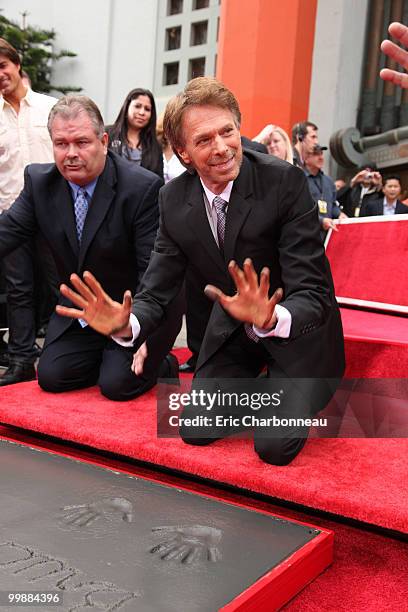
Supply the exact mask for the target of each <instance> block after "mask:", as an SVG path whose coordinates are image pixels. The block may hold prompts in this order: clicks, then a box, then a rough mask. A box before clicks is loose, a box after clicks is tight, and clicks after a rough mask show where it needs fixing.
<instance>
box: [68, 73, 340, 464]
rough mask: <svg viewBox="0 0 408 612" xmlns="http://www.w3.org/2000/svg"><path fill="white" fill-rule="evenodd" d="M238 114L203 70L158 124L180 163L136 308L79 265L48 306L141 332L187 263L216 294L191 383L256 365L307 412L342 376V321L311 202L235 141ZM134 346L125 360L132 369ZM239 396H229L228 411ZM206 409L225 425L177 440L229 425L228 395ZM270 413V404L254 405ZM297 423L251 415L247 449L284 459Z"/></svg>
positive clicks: (294, 407) (278, 167) (288, 408)
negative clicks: (265, 422) (62, 302)
mask: <svg viewBox="0 0 408 612" xmlns="http://www.w3.org/2000/svg"><path fill="white" fill-rule="evenodd" d="M240 120H241V115H240V110H239V106H238V102H237V100H236V98H235V96H234V95H233V94H232V92H231V91H229V90H228V89H227V88H226V87H225V86H224V85H223V84H222V83H220V82H219V81H217V80H216V79H212V78H209V77H199V78H196V79H193V80H192V81H190V82H189V83H188V84H187V85H186V87H185V89H184V91H183V92H181V93H180V94H178V95H177V96H176V97H175V98H173V99H172V100H171V101H170V102H169V103H168V105H167V108H166V112H165V117H164V129H165V133H166V136H167V138H168V139H169V141H170V142H171V145H172V147H173V149H174V150H175V152H176V153H177V155H178V156H179V158H180V159H181V161H182V162H183V164H184V165H185V166H186V167H187V169H188V170H189V172H185V173H184V174H182V175H181V176H179V177H177V178H175V179H174V180H173V181H170V182H169V183H167V185H165V187H163V189H162V190H161V192H160V197H159V202H160V206H161V209H160V212H161V218H160V229H159V233H158V236H157V239H156V243H155V248H154V251H153V253H152V257H151V259H150V263H149V267H148V269H147V271H146V274H145V276H144V279H143V283H142V291H141V292H140V293H139V294H138V295H137V296H136V297H135V301H134V304H133V312H132V300H131V295H130V293H128V292H127V293H125V295H124V296H123V300H121V301H119V300H114V299H112V298H111V297H110V296H109V295H108V294H107V293H106V292H105V291H104V289H103V286H104V282H103V279H100V280H101V283H99V282H98V281H97V280H96V279H95V277H94V276H93V275H92V274H90V273H89V272H85V273H84V275H83V280H82V279H81V278H80V277H79V275H76V274H73V275H72V276H71V282H72V284H73V285H74V287H75V289H76V291H73V290H72V289H70V288H69V287H68V286H62V287H61V292H62V293H63V295H64V296H66V297H67V298H69V299H71V300H72V302H74V304H76V306H77V308H67V307H62V306H58V307H57V310H58V312H59V313H60V314H62V315H64V316H67V317H74V318H83V319H85V320H86V321H87V322H88V323H89V325H90V326H92V327H94V328H95V329H96V330H98V331H99V332H100V333H102V334H108V335H109V334H116V335H118V336H120V337H123V338H128V339H129V342H130V343H132V342H134V341H135V339H136V338H137V341H138V342H140V341H141V340H143V339H144V338H145V337H146V335H148V334H149V333H150V331H151V330H152V329H154V328H155V327H156V326H157V325H158V324H159V323H160V321H161V320H162V317H163V315H164V313H165V312H166V309H167V307H168V304H169V303H170V302H171V300H172V299H174V297H175V296H176V295H177V293H178V292H179V290H180V287H181V285H182V283H183V279H184V276H185V274H186V273H187V272H190V273H191V274H192V275H194V276H195V279H196V281H195V282H196V285H197V290H201V291H204V290H205V292H206V295H207V296H208V297H210V298H211V299H214V300H215V303H214V304H213V306H212V308H211V309H210V312H209V313H208V316H209V320H208V324H207V328H206V332H205V336H204V340H203V342H202V345H201V350H200V354H199V357H198V363H197V369H196V372H195V384H196V385H198V384H199V383H200V381H203V379H216V380H215V382H214V384H215V390H217V389H218V388H221V389H223V384H224V383H223V379H237V378H255V377H257V376H258V375H259V374H260V373H261V371H262V370H263V369H264V368H266V372H267V376H268V377H269V378H271V379H273V380H272V381H271V386H272V388H274V387H275V391H279V390H283V391H284V393H283V394H282V405H281V407H280V409H281V410H282V412H281V414H285V415H286V416H291V417H294V418H295V419H296V418H297V417H299V418H302V417H303V418H305V417H307V416H308V415H309V416H310V415H312V414H315V413H316V412H317V411H319V410H320V409H321V408H323V406H324V405H325V404H326V403H327V401H328V400H329V399H330V397H331V395H332V393H333V391H334V388H335V383H334V384H333V385H332V387H330V384H327V381H325V380H321V379H327V378H331V379H338V378H340V377H341V376H342V374H343V371H344V351H343V336H342V329H341V322H340V316H339V310H338V307H337V305H336V301H335V299H334V293H333V286H332V280H331V275H330V270H329V266H328V262H327V260H326V257H325V253H324V248H323V245H322V243H321V240H320V236H319V221H318V213H317V209H316V206H314V204H313V201H312V199H311V197H310V193H309V189H308V186H307V182H306V178H305V176H304V173H303V172H302V171H301V170H300V169H299V168H296V167H294V166H292V165H291V164H289V163H287V162H285V161H282V160H280V159H277V158H274V157H273V156H266V155H262V154H260V153H257V152H256V151H250V150H248V151H244V152H243V150H242V146H241V141H240V133H239V126H240ZM278 302H280V303H278ZM203 316H207V313H204V312H203ZM138 353H139V354H138V356H137V357H136V359H135V361H134V365H133V367H134V371H135V372H136V373H137V374H139V375H140V372H141V369H142V362H143V355H140V351H139V352H138ZM319 379H320V380H319ZM277 381H278V382H277ZM281 385H282V386H281ZM276 387H277V388H276ZM240 408H241V407H240V406H233V407H232V410H234V411H235V416H236V412H238V413H239V412H240ZM216 410H217V415H219V416H221V417H225V420H226V423H227V425H226V426H223V423H221V425H220V426H218V425H217V423H216V424H215V426H214V427H213V428H211V427H210V428H208V427H205V428H196V427H194V426H189V424H188V422H187V421H185V424H184V426H182V427H181V429H180V433H181V436H182V438H183V439H184V441H185V442H187V443H190V444H198V445H205V444H209V443H211V442H214V440H215V439H217V438H222V437H225V436H226V435H228V434H229V433H232V432H233V431H235V429H234V426H233V427H232V429H231V427H230V426H229V424H228V418H229V416H232V415H231V414H230V412H229V407H228V406H221V405H219V406H217V407H216ZM275 412H276V408H275V407H270V406H268V407H265V409H262V410H260V411H259V413H258V415H261V416H264V417H268V416H269V417H270V416H271V414H275ZM200 413H201V414H200ZM203 414H204V415H205V414H208V413H207V412H206V407H205V406H198V407H196V406H193V405H190V406H188V407H186V409H185V411H184V414H183V417H186V418H187V417H190V416H191V417H192V420H191V423H193V422H196V421H197V422H198V421H199V420H200V419H196V421H194V417H196V416H198V417H200V416H202V415H203ZM209 416H211V415H209ZM221 421H222V419H221ZM307 432H308V427H307V425H306V426H305V427H298V426H297V424H295V425H294V426H291V425H290V424H289V426H287V427H286V426H283V425H282V427H278V428H277V429H276V430H275V431H274V432H272V430H271V428H269V429H268V428H267V429H265V428H264V427H260V428H258V427H256V428H255V431H254V445H255V450H256V452H257V453H258V455H259V457H260V458H261V459H262V460H263V461H266V462H268V463H271V464H275V465H286V464H287V463H289V462H290V461H292V459H293V458H294V457H295V456H296V455H297V454H298V453H299V451H300V450H301V449H302V447H303V445H304V443H305V441H306V438H307Z"/></svg>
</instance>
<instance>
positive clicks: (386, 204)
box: [383, 196, 397, 210]
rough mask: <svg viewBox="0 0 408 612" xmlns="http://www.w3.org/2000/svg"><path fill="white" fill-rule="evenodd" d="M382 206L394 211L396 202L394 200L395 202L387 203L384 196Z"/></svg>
mask: <svg viewBox="0 0 408 612" xmlns="http://www.w3.org/2000/svg"><path fill="white" fill-rule="evenodd" d="M383 204H384V206H385V207H386V208H389V209H390V210H391V208H393V209H394V210H395V209H396V208H397V200H395V202H392V203H391V202H388V200H387V198H386V197H385V196H384V201H383Z"/></svg>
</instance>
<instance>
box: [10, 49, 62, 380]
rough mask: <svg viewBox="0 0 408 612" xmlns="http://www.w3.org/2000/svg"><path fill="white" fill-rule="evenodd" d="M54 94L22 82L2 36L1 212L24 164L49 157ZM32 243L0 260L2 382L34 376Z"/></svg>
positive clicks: (49, 268)
mask: <svg viewBox="0 0 408 612" xmlns="http://www.w3.org/2000/svg"><path fill="white" fill-rule="evenodd" d="M56 101H57V100H56V98H52V97H51V96H46V95H43V94H39V93H36V92H34V91H32V90H31V89H29V88H27V87H26V86H25V85H24V82H23V79H22V71H21V64H20V58H19V55H18V53H17V51H16V50H15V49H14V47H12V46H11V45H10V44H9V43H8V42H7V41H6V40H4V39H3V38H0V214H1V213H3V212H4V211H5V210H7V209H8V208H10V206H11V204H12V203H13V202H14V200H16V199H17V197H18V195H19V193H20V191H21V190H22V188H23V183H24V181H23V174H24V168H25V167H26V166H27V165H28V164H31V163H35V162H38V163H48V162H51V161H53V153H52V145H51V140H50V137H49V135H48V131H47V119H48V113H49V111H50V110H51V108H52V107H53V106H54V104H55V102H56ZM35 258H36V250H35V246H34V241H33V240H32V241H28V242H27V243H26V244H24V245H23V246H21V247H19V248H18V249H16V250H15V251H14V252H12V253H10V254H9V255H7V256H6V257H5V258H4V259H3V260H2V269H3V274H4V277H5V281H6V292H7V319H8V327H9V344H8V355H9V367H8V369H7V371H6V372H5V374H4V375H3V377H2V378H0V386H4V385H9V384H12V383H15V382H21V381H24V380H32V379H34V378H35V369H34V362H35V359H36V357H37V351H36V348H35V331H36V330H35V305H34V269H33V268H34V265H33V264H34V260H35ZM40 265H41V268H42V269H44V268H45V273H46V274H47V273H50V274H52V273H53V265H54V264H53V261H52V260H51V259H50V255H48V252H45V251H43V252H41V261H40Z"/></svg>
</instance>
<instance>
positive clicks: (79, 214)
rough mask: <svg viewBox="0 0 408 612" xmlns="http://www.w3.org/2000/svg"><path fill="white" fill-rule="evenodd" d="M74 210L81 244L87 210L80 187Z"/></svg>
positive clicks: (84, 325)
mask: <svg viewBox="0 0 408 612" xmlns="http://www.w3.org/2000/svg"><path fill="white" fill-rule="evenodd" d="M74 211H75V222H76V230H77V236H78V242H79V244H81V239H82V232H83V230H84V225H85V219H86V215H87V212H88V200H87V197H86V191H85V189H83V188H82V187H80V188H79V189H78V192H77V197H76V199H75V202H74ZM78 323H79V324H80V326H81V327H86V326H87V325H88V323H87V322H86V321H84V320H83V319H78Z"/></svg>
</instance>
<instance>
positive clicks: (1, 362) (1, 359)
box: [0, 351, 10, 368]
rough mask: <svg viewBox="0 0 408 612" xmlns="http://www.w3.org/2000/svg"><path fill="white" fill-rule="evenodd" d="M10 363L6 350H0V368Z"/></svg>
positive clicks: (6, 366)
mask: <svg viewBox="0 0 408 612" xmlns="http://www.w3.org/2000/svg"><path fill="white" fill-rule="evenodd" d="M9 364H10V361H9V356H8V353H7V352H6V351H1V352H0V368H8V367H9Z"/></svg>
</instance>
